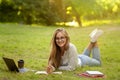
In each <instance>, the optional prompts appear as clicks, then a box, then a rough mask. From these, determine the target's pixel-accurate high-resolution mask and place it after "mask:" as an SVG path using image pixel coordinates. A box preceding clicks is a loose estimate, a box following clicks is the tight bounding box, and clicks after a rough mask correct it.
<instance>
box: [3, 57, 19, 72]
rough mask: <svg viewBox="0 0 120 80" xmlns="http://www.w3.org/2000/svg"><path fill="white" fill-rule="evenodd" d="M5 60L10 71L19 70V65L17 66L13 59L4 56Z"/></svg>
mask: <svg viewBox="0 0 120 80" xmlns="http://www.w3.org/2000/svg"><path fill="white" fill-rule="evenodd" d="M3 60H4V62H5V64H6V65H7V67H8V69H9V70H10V71H15V72H19V70H18V67H17V66H16V64H15V62H14V60H13V59H10V58H6V57H3Z"/></svg>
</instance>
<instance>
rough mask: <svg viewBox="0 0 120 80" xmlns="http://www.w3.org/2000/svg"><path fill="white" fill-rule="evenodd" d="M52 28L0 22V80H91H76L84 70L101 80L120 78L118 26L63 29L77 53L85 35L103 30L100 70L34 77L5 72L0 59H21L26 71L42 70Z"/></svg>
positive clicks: (100, 41) (100, 40) (45, 63)
mask: <svg viewBox="0 0 120 80" xmlns="http://www.w3.org/2000/svg"><path fill="white" fill-rule="evenodd" d="M56 28H57V27H46V26H29V25H20V24H7V23H6V24H2V23H0V64H1V66H0V80H67V79H69V80H93V79H90V78H80V77H78V76H76V75H75V74H76V73H81V72H84V71H86V70H99V71H101V72H103V73H104V74H105V75H106V78H105V80H119V79H120V78H119V76H120V65H119V62H120V58H119V53H120V50H119V48H120V37H119V35H120V27H119V25H104V26H99V27H96V26H94V27H86V28H70V27H69V28H66V27H64V28H65V29H66V30H67V31H68V33H69V35H70V38H71V42H72V43H73V44H75V45H76V47H77V49H78V52H79V53H82V51H83V50H84V48H85V47H86V45H87V44H88V42H89V36H88V35H89V33H90V32H91V31H92V30H93V29H95V28H100V29H102V30H103V31H104V34H103V35H102V36H101V37H100V38H99V40H98V44H99V47H100V51H101V60H102V66H101V67H88V66H85V67H83V68H80V67H78V68H77V69H76V70H74V71H63V74H62V75H52V74H51V75H35V74H34V73H35V72H27V73H23V74H21V73H12V72H9V71H8V69H7V67H6V65H5V63H4V62H3V60H2V56H6V57H9V58H13V59H14V60H15V62H16V63H17V61H18V60H19V59H24V61H25V67H26V68H29V69H34V70H45V68H46V66H47V60H48V57H49V50H50V40H51V37H52V33H53V32H54V30H55V29H56ZM76 35H77V36H76ZM95 80H96V79H95ZM100 80H102V79H100Z"/></svg>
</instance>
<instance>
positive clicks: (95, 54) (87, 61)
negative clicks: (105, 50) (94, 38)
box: [78, 47, 101, 66]
mask: <svg viewBox="0 0 120 80" xmlns="http://www.w3.org/2000/svg"><path fill="white" fill-rule="evenodd" d="M90 54H92V56H91V57H90ZM78 58H79V59H80V60H81V66H85V65H88V66H100V65H101V61H100V50H99V48H98V47H94V48H93V49H92V50H91V52H90V51H89V50H88V49H85V50H84V52H83V54H81V55H78Z"/></svg>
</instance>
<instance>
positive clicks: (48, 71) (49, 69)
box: [46, 65, 55, 74]
mask: <svg viewBox="0 0 120 80" xmlns="http://www.w3.org/2000/svg"><path fill="white" fill-rule="evenodd" d="M54 70H55V68H54V67H53V66H52V65H49V66H48V67H47V69H46V72H47V73H48V74H51V73H52V72H53V71H54Z"/></svg>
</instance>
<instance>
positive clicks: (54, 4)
mask: <svg viewBox="0 0 120 80" xmlns="http://www.w3.org/2000/svg"><path fill="white" fill-rule="evenodd" d="M68 7H72V9H71V10H70V13H69V14H67V8H68ZM119 16H120V1H119V0H0V22H17V23H25V24H45V25H55V23H56V22H68V21H73V19H74V20H76V21H77V22H78V23H79V25H81V26H82V25H83V21H84V20H88V21H90V20H97V19H106V18H107V19H108V18H109V19H111V18H118V17H119Z"/></svg>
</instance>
